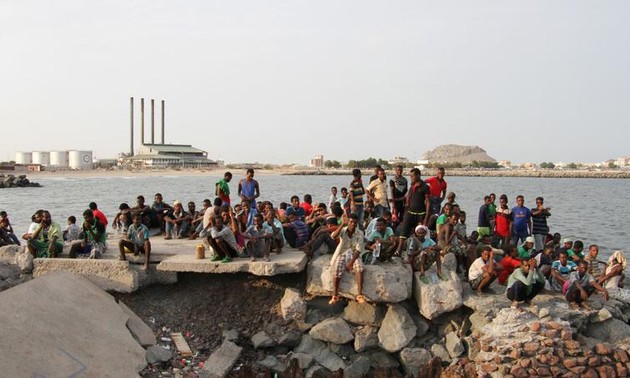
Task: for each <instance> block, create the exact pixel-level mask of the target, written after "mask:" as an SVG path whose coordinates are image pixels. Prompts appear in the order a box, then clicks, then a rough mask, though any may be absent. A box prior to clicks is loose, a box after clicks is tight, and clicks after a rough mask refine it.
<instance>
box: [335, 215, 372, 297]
mask: <svg viewBox="0 0 630 378" xmlns="http://www.w3.org/2000/svg"><path fill="white" fill-rule="evenodd" d="M358 222H359V218H358V217H357V215H356V214H351V215H350V216H349V217H347V218H344V219H343V222H342V223H341V226H340V227H339V228H338V229H337V230H335V232H333V234H332V237H333V238H339V245H338V246H337V250H336V251H335V253H334V254H333V257H332V259H331V260H330V263H331V265H330V267H331V269H333V296H332V298H330V301H329V302H328V303H329V304H331V305H332V304H335V303H337V302H339V281H341V277H343V274H344V272H346V271H348V272H350V271H353V270H354V273H355V275H356V280H357V293H358V295H357V298H356V299H357V302H359V303H365V297H364V296H363V269H364V268H363V262H362V261H361V253H362V252H363V232H362V231H361V230H359V227H358Z"/></svg>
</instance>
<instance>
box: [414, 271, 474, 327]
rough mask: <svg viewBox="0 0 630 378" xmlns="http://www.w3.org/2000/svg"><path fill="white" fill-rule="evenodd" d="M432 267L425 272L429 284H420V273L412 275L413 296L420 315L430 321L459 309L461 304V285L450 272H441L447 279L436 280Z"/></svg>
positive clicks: (454, 274) (456, 277)
mask: <svg viewBox="0 0 630 378" xmlns="http://www.w3.org/2000/svg"><path fill="white" fill-rule="evenodd" d="M434 269H435V267H432V268H431V269H429V270H428V271H426V272H425V275H426V277H427V278H429V280H430V282H429V283H428V284H426V283H424V282H422V280H421V279H420V273H418V272H416V273H414V274H413V277H414V278H413V282H414V288H413V296H414V298H415V299H416V301H417V302H418V308H419V309H420V313H421V314H422V316H424V317H425V318H427V319H429V320H432V319H435V318H436V317H438V316H439V315H441V314H444V313H446V312H450V311H453V310H456V309H458V308H460V307H461V306H462V304H463V297H462V283H461V281H460V279H459V277H458V276H457V274H456V273H455V271H452V270H443V271H442V274H443V275H445V276H446V277H447V278H448V279H447V280H446V281H442V280H440V279H437V276H436V273H435V271H434Z"/></svg>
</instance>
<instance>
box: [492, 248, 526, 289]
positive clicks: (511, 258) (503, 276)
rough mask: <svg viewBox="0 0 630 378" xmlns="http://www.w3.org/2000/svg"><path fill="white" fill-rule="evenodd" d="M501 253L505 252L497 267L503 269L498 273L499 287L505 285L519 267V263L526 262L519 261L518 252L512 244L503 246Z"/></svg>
mask: <svg viewBox="0 0 630 378" xmlns="http://www.w3.org/2000/svg"><path fill="white" fill-rule="evenodd" d="M503 251H504V252H505V257H504V258H503V259H501V261H499V265H501V266H502V267H503V269H501V271H500V272H499V284H500V285H505V284H506V283H507V281H508V278H509V277H510V275H511V274H512V272H514V270H516V269H518V268H520V267H521V262H523V261H527V260H521V259H519V257H518V250H517V249H516V246H514V245H512V244H508V245H506V246H504V247H503Z"/></svg>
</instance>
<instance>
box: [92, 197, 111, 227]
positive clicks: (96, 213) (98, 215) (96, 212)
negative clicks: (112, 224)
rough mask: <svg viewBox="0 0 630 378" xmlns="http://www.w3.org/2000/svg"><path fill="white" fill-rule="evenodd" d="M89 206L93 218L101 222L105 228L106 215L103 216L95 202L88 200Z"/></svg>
mask: <svg viewBox="0 0 630 378" xmlns="http://www.w3.org/2000/svg"><path fill="white" fill-rule="evenodd" d="M89 208H90V210H92V214H94V218H96V219H98V221H99V222H101V224H102V225H103V226H105V228H107V217H106V216H105V213H103V212H102V211H100V210H99V209H98V206H96V202H90V205H89Z"/></svg>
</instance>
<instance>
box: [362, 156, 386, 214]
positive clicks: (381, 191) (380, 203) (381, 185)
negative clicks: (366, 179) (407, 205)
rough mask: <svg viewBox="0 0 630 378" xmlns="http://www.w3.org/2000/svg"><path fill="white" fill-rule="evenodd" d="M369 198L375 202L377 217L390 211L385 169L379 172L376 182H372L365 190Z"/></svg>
mask: <svg viewBox="0 0 630 378" xmlns="http://www.w3.org/2000/svg"><path fill="white" fill-rule="evenodd" d="M365 190H366V192H367V196H368V198H369V199H371V200H372V201H373V202H374V212H376V216H377V217H381V216H383V211H385V210H389V201H387V181H385V170H384V169H383V168H381V169H379V170H378V171H377V175H376V180H373V181H371V182H370V185H368V187H367V188H366V189H365Z"/></svg>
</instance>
